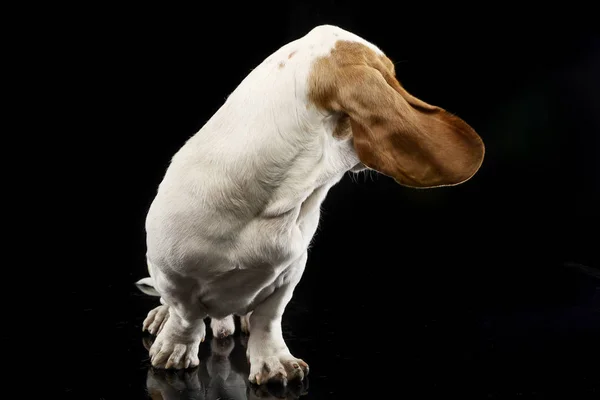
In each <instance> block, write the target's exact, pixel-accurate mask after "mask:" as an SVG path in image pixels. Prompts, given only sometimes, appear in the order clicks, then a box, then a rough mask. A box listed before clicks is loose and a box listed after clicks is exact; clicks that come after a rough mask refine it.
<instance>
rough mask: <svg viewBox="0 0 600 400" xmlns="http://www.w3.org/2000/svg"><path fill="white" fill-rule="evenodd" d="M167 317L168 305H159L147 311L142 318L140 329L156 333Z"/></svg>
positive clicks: (152, 333)
mask: <svg viewBox="0 0 600 400" xmlns="http://www.w3.org/2000/svg"><path fill="white" fill-rule="evenodd" d="M168 319H169V306H167V305H160V306H158V307H156V308H155V309H153V310H151V311H150V312H149V313H148V316H147V317H146V319H145V320H144V324H143V326H142V331H146V330H147V331H148V332H150V334H151V335H158V334H159V333H160V331H161V330H162V328H163V326H165V323H166V322H167V320H168Z"/></svg>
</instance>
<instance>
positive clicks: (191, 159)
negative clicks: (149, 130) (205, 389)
mask: <svg viewBox="0 0 600 400" xmlns="http://www.w3.org/2000/svg"><path fill="white" fill-rule="evenodd" d="M369 90H370V91H371V93H369V92H368V91H369ZM361 97H362V98H361ZM396 114H398V115H396ZM380 131H383V133H381V134H380V133H378V132H380ZM389 131H393V132H392V133H393V135H397V136H393V135H392V133H390V132H389ZM396 131H398V132H396ZM378 135H380V136H378ZM436 135H438V136H436ZM378 146H380V147H378ZM400 146H402V147H400ZM482 159H483V144H482V143H481V140H480V139H479V137H478V136H477V135H476V134H475V133H474V132H473V131H472V130H470V128H469V127H468V125H466V124H465V123H464V122H462V121H461V120H459V119H458V118H456V117H453V116H450V115H449V114H447V113H445V112H444V111H443V110H441V109H439V108H437V107H433V106H430V105H428V104H426V103H423V102H421V101H420V100H418V99H415V98H414V97H412V96H410V95H409V94H408V93H406V92H405V91H404V90H403V89H402V88H401V86H400V85H399V84H398V83H397V81H396V80H395V78H394V71H393V64H392V63H391V62H390V61H389V59H387V58H386V57H385V55H384V54H383V52H381V50H380V49H379V48H377V47H376V46H375V45H373V44H371V43H368V42H367V41H365V40H364V39H362V38H360V37H358V36H356V35H354V34H352V33H350V32H347V31H344V30H342V29H340V28H338V27H334V26H329V25H324V26H320V27H317V28H315V29H313V30H312V31H310V32H309V33H308V34H307V35H305V36H304V37H302V38H300V39H298V40H296V41H293V42H291V43H289V44H287V45H285V46H283V47H282V48H280V49H279V50H277V51H276V52H275V53H273V54H272V55H271V56H269V57H268V58H267V59H266V60H265V61H264V62H263V63H261V64H260V65H259V66H258V67H256V68H255V69H254V70H253V71H252V72H251V73H250V74H249V75H248V76H247V77H246V78H245V79H244V80H243V81H242V83H241V84H240V85H239V86H238V87H237V88H236V89H235V91H234V92H233V93H232V94H231V95H230V96H229V97H228V98H227V100H226V102H225V103H224V105H223V106H222V107H221V108H220V109H219V110H218V111H217V112H216V114H215V115H214V116H213V117H212V118H211V119H210V120H209V121H208V122H207V123H206V124H205V125H204V126H203V127H202V129H201V130H200V131H199V132H198V133H197V134H196V135H194V136H193V137H192V138H190V139H189V140H188V142H187V143H186V144H185V145H184V146H183V147H182V148H181V149H180V151H179V152H178V153H177V154H176V155H175V156H174V157H173V159H172V162H171V164H170V166H169V168H168V170H167V172H166V174H165V176H164V179H163V181H162V183H161V184H160V187H159V189H158V193H157V195H156V198H155V199H154V202H153V203H152V205H151V207H150V210H149V212H148V216H147V220H146V232H147V247H148V249H147V260H148V268H149V271H150V275H151V277H152V281H153V284H154V287H155V289H156V291H157V292H158V294H160V296H161V301H162V302H163V306H161V307H163V308H162V309H163V311H165V313H163V314H165V315H167V316H168V318H165V317H163V319H162V320H161V322H160V323H158V324H157V329H155V331H156V332H157V333H158V336H157V339H156V341H155V343H154V345H153V347H152V349H151V350H150V353H151V356H152V364H153V365H155V366H158V367H166V368H172V367H173V368H185V367H188V366H193V365H196V364H197V362H198V358H197V352H198V345H199V343H200V341H201V340H202V339H203V337H204V334H205V327H204V323H203V322H202V319H203V318H205V317H207V316H209V317H211V318H213V321H225V323H226V324H228V323H229V322H227V321H232V320H231V318H232V317H231V316H232V315H234V314H237V315H240V316H250V317H249V318H250V320H249V331H250V338H249V343H248V357H249V360H250V363H251V373H250V379H251V381H253V382H258V383H261V382H265V381H267V380H271V379H282V380H285V379H292V378H296V377H299V378H302V377H303V376H304V375H305V374H306V373H307V372H308V368H307V365H306V364H305V363H304V362H303V361H302V360H299V359H296V358H295V357H293V356H292V355H291V354H290V353H289V351H288V349H287V346H286V345H285V342H284V340H283V337H282V333H281V316H282V314H283V312H284V309H285V306H286V304H287V303H288V301H289V300H290V298H291V297H292V293H293V290H294V287H295V286H296V284H297V283H298V281H299V280H300V278H301V276H302V273H303V270H304V267H305V264H306V260H307V250H308V247H309V244H310V242H311V239H312V237H313V235H314V234H315V231H316V229H317V225H318V222H319V214H320V206H321V203H322V202H323V200H324V198H325V196H326V194H327V192H328V190H329V189H330V188H331V187H332V186H333V185H334V184H336V183H337V182H338V181H339V180H340V179H341V178H342V177H343V175H344V174H345V173H346V172H348V171H352V170H354V171H358V170H360V169H362V168H364V167H365V165H366V166H367V167H369V168H372V169H375V170H377V171H379V172H381V173H385V174H387V175H389V176H391V177H394V178H395V179H396V180H397V181H398V182H399V183H401V184H406V185H408V186H418V187H434V186H441V185H452V184H458V183H461V182H464V181H465V180H467V179H469V178H470V177H471V176H472V175H473V174H474V173H475V172H476V171H477V169H478V168H479V165H480V164H481V161H482ZM363 164H364V165H363ZM250 313H251V314H250ZM155 314H156V313H155ZM149 317H150V316H149ZM247 322H248V321H247V320H246V323H247ZM159 328H160V329H159ZM213 329H214V327H213Z"/></svg>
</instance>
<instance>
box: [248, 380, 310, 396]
mask: <svg viewBox="0 0 600 400" xmlns="http://www.w3.org/2000/svg"><path fill="white" fill-rule="evenodd" d="M306 394H308V378H305V379H304V380H303V381H302V382H294V383H291V384H289V385H287V386H281V385H262V386H258V385H254V384H251V385H250V387H249V388H248V400H254V399H262V400H275V399H278V400H279V399H286V400H297V399H299V398H300V397H301V396H304V395H306Z"/></svg>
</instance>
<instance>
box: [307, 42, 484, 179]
mask: <svg viewBox="0 0 600 400" xmlns="http://www.w3.org/2000/svg"><path fill="white" fill-rule="evenodd" d="M323 61H324V64H322V65H321V69H320V71H319V72H320V73H321V77H320V84H321V86H320V87H319V88H318V89H319V94H320V96H321V97H320V98H318V99H317V98H316V99H317V101H320V104H322V105H323V106H325V107H327V108H328V109H330V110H333V111H337V112H342V113H344V114H347V115H348V116H349V117H350V124H351V127H352V134H353V137H354V148H355V150H356V153H357V155H358V157H359V159H360V161H361V162H362V163H363V164H364V165H366V166H367V167H369V168H372V169H374V170H376V171H378V172H380V173H382V174H384V175H387V176H390V177H392V178H394V179H395V180H396V182H398V183H400V184H402V185H405V186H410V187H418V188H430V187H437V186H449V185H457V184H460V183H462V182H465V181H466V180H468V179H470V178H471V177H472V176H473V175H475V173H476V172H477V171H478V169H479V167H480V166H481V164H482V162H483V158H484V153H485V148H484V144H483V141H482V140H481V138H480V137H479V136H478V135H477V133H475V131H474V130H473V129H472V128H471V127H470V126H469V125H468V124H467V123H466V122H464V121H463V120H462V119H460V118H458V117H456V116H453V115H452V114H450V113H448V112H446V111H445V110H443V109H441V108H439V107H435V106H432V105H430V104H427V103H425V102H423V101H421V100H419V99H417V98H416V97H414V96H412V95H410V94H409V93H408V92H407V91H406V90H404V88H403V87H402V86H401V85H400V83H399V82H398V81H397V80H396V78H395V77H394V75H393V64H391V62H390V61H389V60H388V59H386V58H384V57H381V56H376V55H375V54H374V53H373V52H372V51H371V50H369V49H367V48H366V47H364V46H361V45H352V46H346V47H345V48H344V46H338V48H337V49H336V51H334V52H333V55H332V57H330V59H329V60H323ZM386 62H387V64H386ZM323 68H325V69H323ZM332 68H333V69H335V72H334V73H332V74H329V76H325V75H327V72H328V71H326V69H328V70H329V71H331V69H332ZM315 87H316V86H315ZM324 99H326V101H323V100H324Z"/></svg>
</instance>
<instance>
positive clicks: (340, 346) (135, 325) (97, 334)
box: [42, 265, 600, 400]
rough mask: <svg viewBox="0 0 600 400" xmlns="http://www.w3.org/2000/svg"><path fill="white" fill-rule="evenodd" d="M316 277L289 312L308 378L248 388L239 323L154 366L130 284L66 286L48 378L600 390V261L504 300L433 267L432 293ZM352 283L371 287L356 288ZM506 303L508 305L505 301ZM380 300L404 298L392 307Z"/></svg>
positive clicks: (138, 384)
mask: <svg viewBox="0 0 600 400" xmlns="http://www.w3.org/2000/svg"><path fill="white" fill-rule="evenodd" d="M313 268H314V266H313ZM496 275H499V274H496ZM316 276H318V274H315V273H314V272H313V273H308V274H307V276H306V280H305V281H303V284H301V285H300V286H299V287H298V289H297V292H296V294H295V296H294V299H293V300H292V302H291V303H290V305H289V306H288V309H287V311H286V314H285V315H284V336H285V338H286V341H287V343H288V346H289V347H290V349H291V351H292V353H293V354H296V355H297V356H298V357H301V358H303V359H304V360H306V361H307V362H308V363H309V365H310V368H311V372H310V375H309V379H308V381H307V382H306V384H305V385H304V386H303V387H288V388H287V390H286V391H285V392H282V390H281V388H279V389H278V388H265V387H254V386H251V385H250V384H249V383H248V379H247V378H248V365H247V363H246V360H245V347H244V346H245V337H244V336H243V335H242V334H241V333H240V331H239V321H237V320H236V324H237V328H238V329H237V331H236V333H235V335H234V337H233V338H231V339H227V340H223V341H218V340H216V339H213V338H212V335H210V334H209V336H208V337H207V340H206V341H205V342H204V343H203V344H202V345H201V347H200V358H201V364H200V367H199V368H198V369H196V370H193V371H189V372H186V373H182V372H179V373H165V372H163V371H156V370H154V369H152V368H151V367H150V364H149V360H148V352H147V348H148V346H149V344H150V343H151V341H152V337H150V336H149V335H147V334H144V333H143V332H142V329H141V327H142V321H143V320H144V318H145V316H146V313H147V312H148V311H149V310H150V309H152V308H153V307H155V306H156V305H158V304H159V303H158V300H157V298H156V297H150V296H147V295H145V294H144V293H141V292H140V291H139V290H138V289H137V288H136V286H135V285H134V284H133V283H119V284H108V285H107V286H106V287H100V285H97V286H90V288H88V290H85V289H83V290H79V289H78V288H74V290H72V291H71V293H69V296H68V297H66V298H65V299H66V302H65V303H64V304H63V306H64V307H65V308H64V309H65V310H69V312H70V314H69V315H68V318H65V320H66V322H63V323H61V329H60V330H58V329H57V330H49V332H48V333H47V335H46V337H45V342H42V343H43V345H44V346H45V348H47V349H48V350H44V351H45V357H50V359H51V360H53V364H52V367H45V368H44V374H45V376H50V377H51V378H52V379H53V386H56V389H57V390H56V391H57V392H58V394H60V396H61V397H62V398H77V399H104V400H108V399H149V398H153V399H165V400H167V399H210V400H217V399H221V400H226V399H235V400H237V399H254V398H267V399H269V398H288V399H295V398H298V397H302V398H306V399H348V398H366V399H376V398H388V397H391V398H397V397H407V398H432V396H436V397H441V396H448V395H458V394H462V395H463V396H465V395H469V396H474V397H476V398H547V397H548V396H550V395H557V394H559V395H562V396H567V397H565V398H571V399H579V398H594V397H595V398H597V396H598V393H600V392H599V390H600V367H599V365H600V363H598V360H599V359H600V345H599V342H600V277H599V276H598V270H597V269H592V268H586V267H584V266H579V265H560V266H557V267H556V268H548V277H547V278H545V279H544V280H543V281H540V280H539V279H538V282H539V285H535V284H533V283H532V281H530V280H529V279H528V278H527V277H526V276H523V277H522V279H524V280H525V282H524V283H523V285H524V286H525V287H526V288H527V289H526V290H525V291H524V292H523V293H527V295H524V294H523V293H521V294H519V292H518V287H517V286H515V285H513V286H512V287H507V288H508V289H510V291H509V292H510V293H506V294H505V296H504V297H503V298H502V299H501V302H502V306H498V304H497V302H496V303H494V302H493V301H491V300H490V299H495V298H497V297H498V296H499V294H498V293H501V292H500V291H501V288H499V286H498V287H490V288H489V289H488V292H489V294H488V295H487V296H486V295H485V293H484V291H481V290H478V291H477V293H479V297H478V298H477V299H471V300H470V301H469V300H468V298H469V297H471V296H473V295H474V294H475V293H476V292H474V291H468V290H469V289H468V286H467V285H463V287H462V288H460V287H459V286H458V285H460V282H459V279H458V278H456V281H454V282H452V281H449V280H448V279H445V278H444V277H440V276H436V277H435V280H434V281H435V282H438V283H436V284H435V285H434V284H432V285H433V286H430V288H429V289H427V288H426V287H425V286H421V285H422V282H423V281H417V280H416V277H415V280H414V282H421V283H418V284H417V283H414V286H415V287H414V288H412V289H411V287H410V285H405V286H403V287H402V291H401V290H400V288H399V287H397V286H396V285H395V284H391V283H390V284H387V285H385V284H383V285H380V287H379V288H378V289H377V290H375V289H374V288H370V289H367V287H369V286H370V285H371V283H372V281H373V279H374V278H369V277H362V278H360V277H356V278H354V281H349V282H347V285H348V286H346V287H344V288H340V287H338V289H336V290H332V289H331V288H332V282H333V280H334V279H336V278H333V277H331V278H328V277H327V276H325V277H322V278H321V279H319V280H317V279H315V277H316ZM133 278H135V277H132V279H131V281H132V282H133V281H134V279H133ZM338 279H339V278H338ZM348 279H351V280H352V279H353V278H348ZM498 279H500V278H498ZM358 281H362V282H363V284H364V285H365V287H364V288H363V289H362V290H363V293H362V294H361V293H360V290H361V289H360V288H359V287H357V286H355V284H357V282H358ZM444 282H445V284H444ZM325 287H326V288H329V289H328V290H323V288H325ZM349 288H353V289H349ZM560 288H563V289H560ZM99 290H102V291H103V295H102V296H100V295H99V292H98V291H99ZM456 290H459V292H456ZM403 292H404V293H403ZM365 293H369V295H365ZM419 293H421V294H419ZM375 294H376V295H375ZM350 295H352V296H350ZM509 298H510V299H512V300H513V301H514V303H513V304H508V303H507V300H508V299H509ZM533 299H534V300H533ZM382 302H388V303H390V302H391V303H390V304H396V305H397V306H396V309H397V310H398V311H397V313H395V314H394V313H390V309H391V308H390V307H386V306H381V303H382ZM59 317H60V316H59ZM209 331H210V330H209ZM49 344H51V345H49ZM53 352H55V354H52V353H53Z"/></svg>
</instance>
